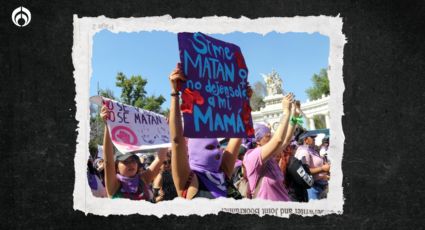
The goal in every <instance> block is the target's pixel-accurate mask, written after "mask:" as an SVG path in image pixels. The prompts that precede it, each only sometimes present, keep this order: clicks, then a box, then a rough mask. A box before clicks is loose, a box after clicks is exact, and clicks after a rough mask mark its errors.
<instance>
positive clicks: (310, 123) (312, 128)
mask: <svg viewBox="0 0 425 230" xmlns="http://www.w3.org/2000/svg"><path fill="white" fill-rule="evenodd" d="M308 124H309V127H310V130H314V129H316V127H315V126H314V120H313V117H310V118H308Z"/></svg>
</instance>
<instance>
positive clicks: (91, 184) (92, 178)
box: [87, 173, 97, 190]
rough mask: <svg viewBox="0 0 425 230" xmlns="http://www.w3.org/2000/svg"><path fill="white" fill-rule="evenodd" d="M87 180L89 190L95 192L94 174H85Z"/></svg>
mask: <svg viewBox="0 0 425 230" xmlns="http://www.w3.org/2000/svg"><path fill="white" fill-rule="evenodd" d="M87 179H88V181H89V186H90V188H91V189H93V190H96V189H97V181H96V176H95V175H94V174H91V173H87Z"/></svg>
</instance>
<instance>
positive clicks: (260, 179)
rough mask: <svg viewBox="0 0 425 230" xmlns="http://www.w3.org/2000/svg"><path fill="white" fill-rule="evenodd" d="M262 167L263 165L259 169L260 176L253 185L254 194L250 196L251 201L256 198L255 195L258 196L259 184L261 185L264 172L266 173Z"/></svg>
mask: <svg viewBox="0 0 425 230" xmlns="http://www.w3.org/2000/svg"><path fill="white" fill-rule="evenodd" d="M264 167H265V166H264V165H263V167H262V168H261V169H260V176H259V178H258V180H257V183H256V184H255V189H254V193H253V194H251V198H252V199H254V198H255V197H256V196H257V194H258V191H259V190H260V184H261V182H262V181H263V178H264V172H265V171H266V170H265V169H264Z"/></svg>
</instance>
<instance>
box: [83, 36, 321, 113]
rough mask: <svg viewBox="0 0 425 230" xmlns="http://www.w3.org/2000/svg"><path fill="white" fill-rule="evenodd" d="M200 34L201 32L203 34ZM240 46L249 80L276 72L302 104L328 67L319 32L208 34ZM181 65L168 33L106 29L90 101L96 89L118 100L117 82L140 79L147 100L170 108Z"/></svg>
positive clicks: (97, 40) (95, 57)
mask: <svg viewBox="0 0 425 230" xmlns="http://www.w3.org/2000/svg"><path fill="white" fill-rule="evenodd" d="M200 32H202V31H200ZM207 35H209V36H212V37H214V38H216V39H220V40H223V41H225V42H230V43H233V44H236V45H237V46H239V47H240V48H241V51H242V54H243V56H244V58H245V62H246V65H247V67H248V71H249V74H248V81H249V82H250V84H251V85H253V84H254V83H255V82H257V81H262V82H264V80H263V77H262V76H261V74H267V73H270V72H272V70H275V71H276V72H277V73H278V74H279V75H280V77H281V78H282V81H283V89H284V91H285V92H293V93H294V94H295V96H296V99H297V100H300V101H301V103H303V102H305V101H306V100H307V98H308V97H307V94H306V93H305V90H306V89H307V88H309V87H311V86H312V81H311V78H312V76H313V74H315V73H317V74H318V73H319V72H320V69H322V68H328V59H329V38H328V37H327V36H323V35H320V34H319V33H313V34H307V33H276V32H271V33H268V34H266V35H264V36H263V35H261V34H257V33H241V32H233V33H229V34H207ZM177 62H179V50H178V44H177V34H175V33H170V32H162V31H154V32H138V33H136V32H132V33H112V32H109V31H108V30H102V31H100V32H99V33H97V34H96V35H95V36H94V38H93V53H92V70H93V71H92V76H91V80H90V96H93V95H97V87H98V86H99V88H100V89H111V90H112V91H113V92H114V96H115V97H116V98H119V97H120V95H121V90H120V88H119V87H116V86H115V77H116V75H117V73H118V72H123V73H124V74H125V75H126V76H127V77H130V76H131V75H141V76H142V77H143V78H145V79H147V80H148V83H147V85H146V87H145V90H146V91H147V95H148V96H149V95H156V96H159V95H160V94H161V95H163V96H164V97H165V98H166V100H167V101H166V102H165V103H164V104H163V105H162V108H163V109H165V108H168V107H169V105H170V102H169V99H170V95H169V94H170V84H169V81H168V76H169V74H170V72H171V71H172V70H173V69H174V68H175V66H176V63H177Z"/></svg>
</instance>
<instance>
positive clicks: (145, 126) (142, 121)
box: [90, 96, 171, 153]
mask: <svg viewBox="0 0 425 230" xmlns="http://www.w3.org/2000/svg"><path fill="white" fill-rule="evenodd" d="M90 100H91V101H92V102H93V103H96V104H98V105H102V104H103V105H106V107H107V108H108V110H109V118H108V120H107V125H108V128H109V135H110V136H111V140H112V143H113V144H114V145H115V147H116V148H117V149H118V150H119V151H120V152H121V153H126V152H134V151H138V150H145V149H156V148H161V147H169V146H170V145H171V144H170V130H169V127H168V123H167V120H166V118H165V117H164V116H163V115H161V114H157V113H154V112H151V111H147V110H143V109H140V108H136V107H133V106H129V105H125V104H122V103H119V102H117V101H114V100H111V99H109V98H105V97H101V96H95V97H92V98H90Z"/></svg>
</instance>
